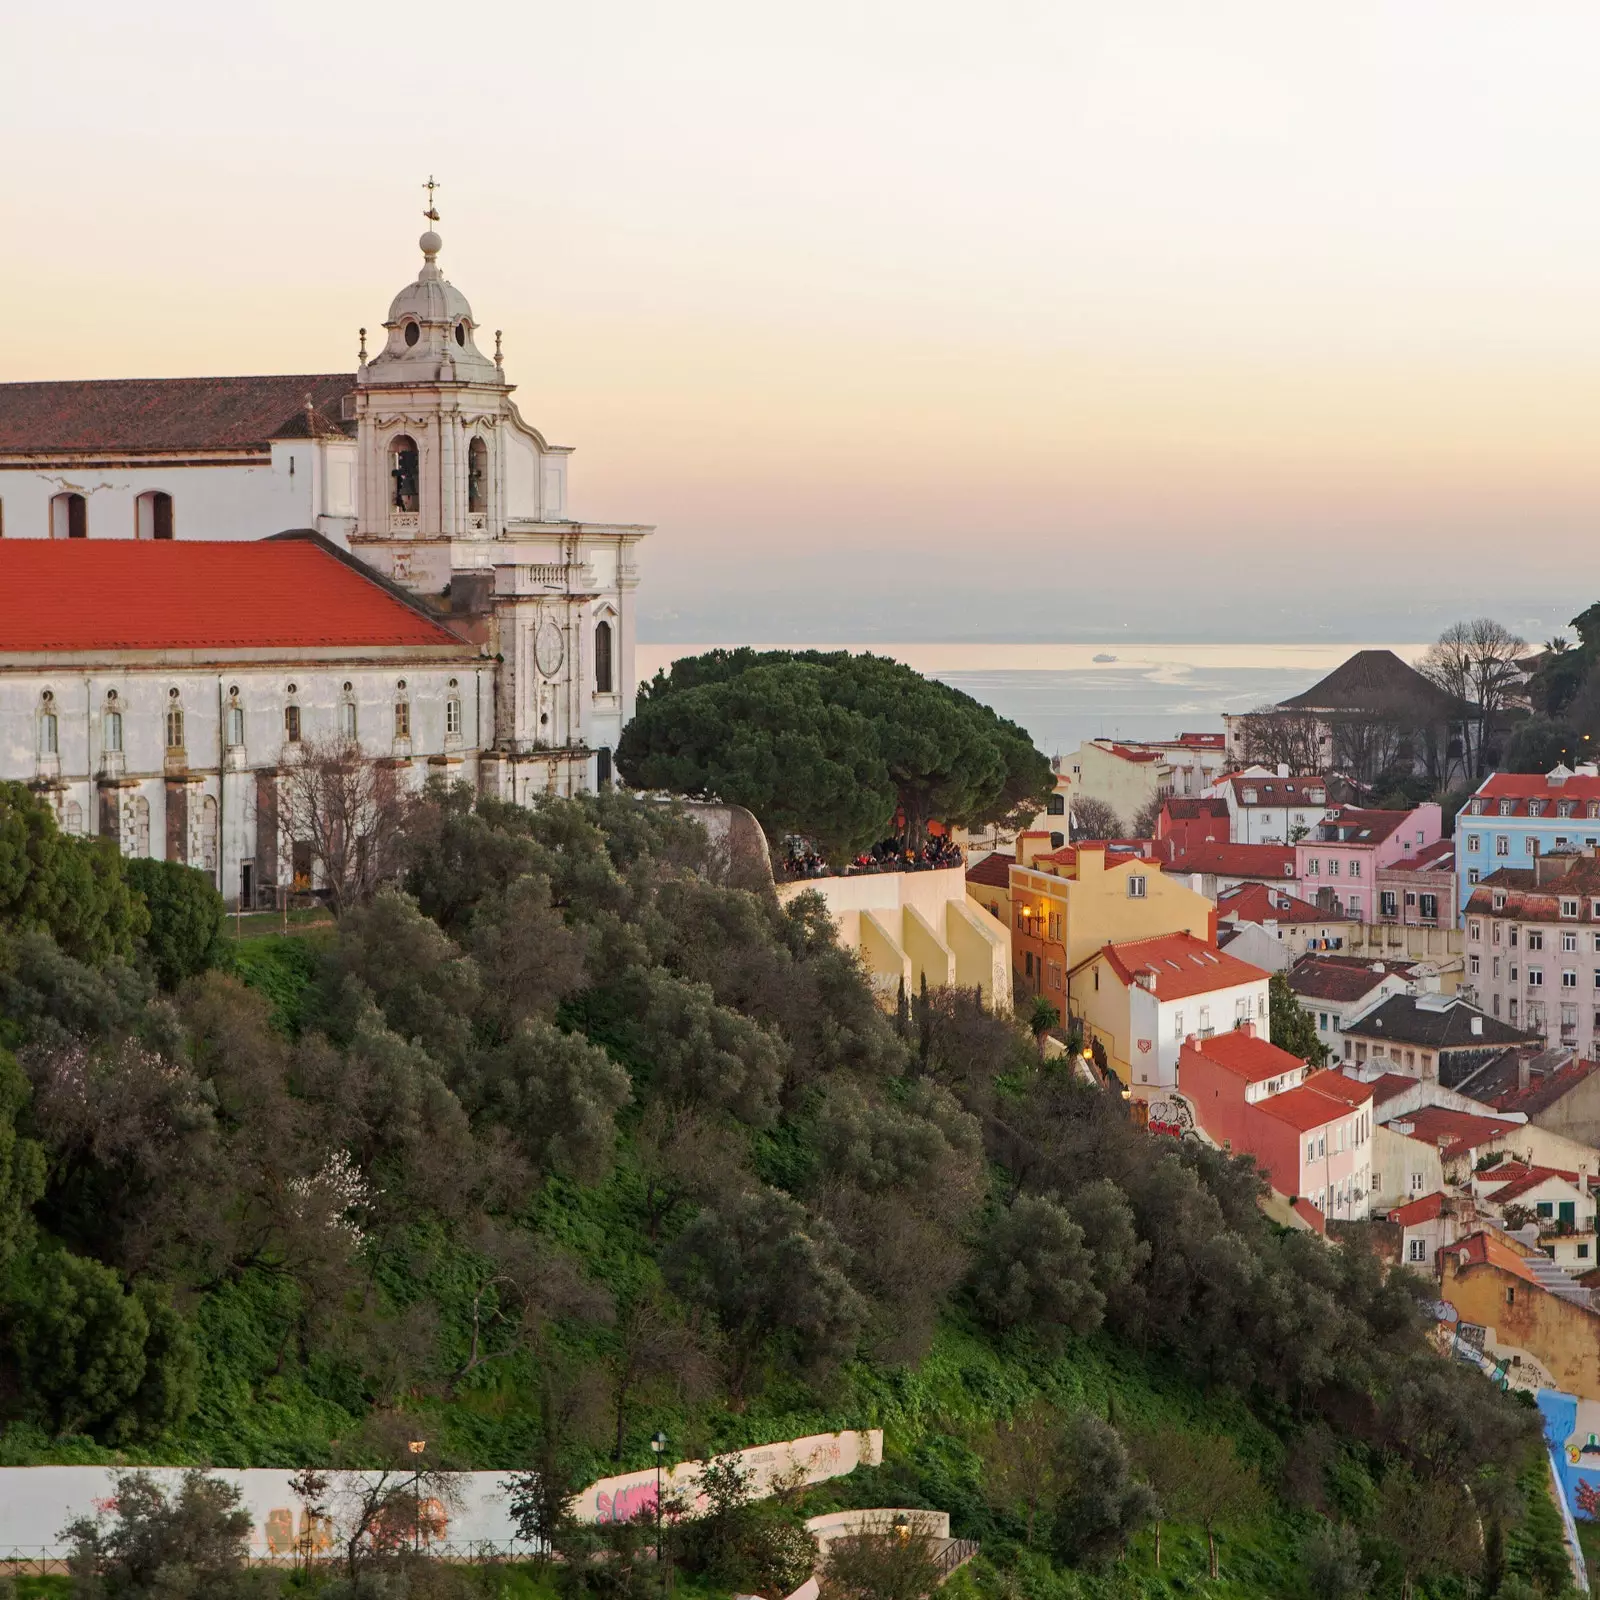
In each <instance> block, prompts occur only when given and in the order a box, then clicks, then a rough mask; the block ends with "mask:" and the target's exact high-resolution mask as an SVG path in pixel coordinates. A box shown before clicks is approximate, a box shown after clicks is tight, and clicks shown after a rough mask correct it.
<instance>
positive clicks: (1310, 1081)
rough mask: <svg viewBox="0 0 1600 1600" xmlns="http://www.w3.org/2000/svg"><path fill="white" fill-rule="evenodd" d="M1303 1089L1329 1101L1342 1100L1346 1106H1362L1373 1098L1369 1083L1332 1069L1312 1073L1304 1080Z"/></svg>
mask: <svg viewBox="0 0 1600 1600" xmlns="http://www.w3.org/2000/svg"><path fill="white" fill-rule="evenodd" d="M1305 1087H1306V1088H1307V1089H1314V1090H1315V1091H1316V1092H1317V1093H1318V1094H1323V1095H1327V1096H1329V1097H1330V1098H1331V1099H1334V1100H1342V1101H1343V1102H1344V1104H1345V1105H1347V1106H1364V1105H1365V1104H1366V1103H1367V1102H1368V1101H1369V1100H1371V1099H1372V1098H1373V1094H1372V1085H1371V1084H1370V1083H1363V1082H1362V1081H1361V1080H1360V1079H1359V1078H1352V1077H1350V1076H1349V1075H1348V1074H1346V1073H1343V1072H1340V1071H1338V1070H1337V1069H1336V1068H1332V1067H1328V1068H1324V1069H1323V1070H1322V1071H1321V1072H1313V1073H1312V1074H1311V1076H1310V1077H1309V1078H1307V1079H1306V1081H1305Z"/></svg>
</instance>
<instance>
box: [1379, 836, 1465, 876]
mask: <svg viewBox="0 0 1600 1600" xmlns="http://www.w3.org/2000/svg"><path fill="white" fill-rule="evenodd" d="M1455 866H1456V842H1455V840H1454V839H1435V840H1434V842H1433V843H1432V844H1425V845H1423V846H1422V848H1421V849H1420V850H1418V851H1417V853H1416V854H1415V855H1412V856H1406V857H1405V858H1404V859H1403V860H1400V861H1391V862H1390V863H1389V865H1388V866H1386V867H1380V868H1379V869H1378V870H1379V872H1454V871H1455Z"/></svg>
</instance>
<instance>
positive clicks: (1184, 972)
mask: <svg viewBox="0 0 1600 1600" xmlns="http://www.w3.org/2000/svg"><path fill="white" fill-rule="evenodd" d="M1267 978H1268V974H1267V973H1265V972H1263V971H1262V969H1261V968H1260V967H1253V966H1251V965H1250V964H1249V963H1248V962H1245V961H1240V960H1239V959H1238V958H1237V957H1235V956H1230V955H1229V954H1228V953H1227V951H1225V950H1218V949H1217V948H1216V946H1215V945H1213V944H1210V943H1208V942H1206V941H1205V940H1203V939H1197V938H1196V937H1195V936H1194V935H1193V934H1192V933H1170V934H1164V935H1161V936H1159V937H1157V938H1151V939H1136V940H1132V941H1129V942H1126V943H1121V944H1106V945H1103V946H1102V947H1101V948H1100V949H1098V950H1096V951H1094V952H1093V953H1092V954H1090V955H1089V956H1087V957H1086V958H1084V959H1083V960H1081V961H1080V962H1078V963H1077V964H1076V965H1075V966H1073V967H1072V968H1070V969H1069V971H1068V999H1069V1004H1070V1008H1071V1014H1072V1015H1073V1016H1075V1017H1077V1018H1079V1019H1081V1020H1082V1022H1083V1024H1084V1029H1085V1033H1086V1035H1087V1036H1088V1037H1090V1038H1093V1039H1095V1040H1098V1041H1099V1042H1100V1044H1101V1045H1102V1046H1103V1047H1104V1049H1105V1052H1106V1056H1107V1058H1108V1061H1109V1063H1110V1066H1111V1068H1112V1070H1113V1071H1114V1072H1115V1073H1116V1074H1117V1076H1118V1077H1119V1078H1121V1080H1122V1081H1123V1083H1124V1084H1126V1085H1127V1086H1128V1087H1129V1088H1130V1089H1131V1091H1132V1092H1133V1094H1135V1095H1136V1096H1138V1097H1139V1098H1140V1099H1149V1098H1152V1097H1154V1096H1155V1095H1157V1094H1158V1093H1159V1091H1160V1090H1162V1089H1170V1088H1172V1087H1173V1086H1174V1084H1175V1083H1176V1082H1177V1069H1178V1052H1179V1051H1180V1050H1181V1049H1182V1047H1183V1041H1184V1039H1185V1038H1186V1037H1187V1036H1188V1035H1189V1034H1195V1035H1198V1036H1204V1037H1207V1038H1209V1037H1210V1036H1211V1035H1212V1034H1224V1033H1227V1032H1229V1031H1231V1030H1232V1029H1233V1028H1234V1027H1235V1026H1236V1025H1237V1024H1238V1023H1241V1022H1260V1023H1261V1024H1262V1026H1263V1027H1265V1026H1266V1022H1267V1015H1268V1012H1267Z"/></svg>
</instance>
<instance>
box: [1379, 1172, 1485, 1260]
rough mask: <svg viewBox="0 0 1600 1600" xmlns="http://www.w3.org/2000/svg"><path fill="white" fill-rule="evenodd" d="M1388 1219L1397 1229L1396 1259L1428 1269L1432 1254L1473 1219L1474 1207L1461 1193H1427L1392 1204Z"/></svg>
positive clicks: (1452, 1238) (1475, 1216) (1433, 1258)
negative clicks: (1397, 1248) (1398, 1237)
mask: <svg viewBox="0 0 1600 1600" xmlns="http://www.w3.org/2000/svg"><path fill="white" fill-rule="evenodd" d="M1388 1220H1389V1221H1390V1222H1391V1223H1392V1224H1394V1225H1395V1226H1397V1227H1398V1228H1399V1229H1400V1241H1399V1243H1400V1259H1401V1261H1403V1262H1404V1263H1405V1264H1406V1265H1407V1266H1408V1267H1415V1268H1417V1269H1419V1270H1421V1271H1427V1272H1431V1271H1432V1270H1433V1268H1434V1261H1435V1257H1436V1256H1437V1255H1438V1252H1439V1251H1440V1250H1441V1249H1442V1248H1443V1247H1444V1246H1445V1245H1447V1244H1453V1243H1454V1242H1455V1241H1456V1240H1457V1239H1458V1238H1460V1237H1461V1234H1462V1233H1463V1231H1464V1230H1466V1229H1467V1228H1469V1227H1471V1226H1472V1225H1473V1223H1475V1222H1476V1221H1477V1215H1476V1208H1475V1207H1474V1206H1473V1204H1472V1202H1471V1200H1470V1199H1468V1198H1467V1197H1465V1196H1463V1195H1455V1194H1445V1193H1444V1192H1443V1191H1442V1190H1439V1189H1435V1190H1434V1191H1433V1192H1432V1193H1431V1194H1425V1195H1421V1196H1419V1197H1418V1198H1417V1199H1415V1200H1408V1201H1407V1202H1406V1203H1405V1204H1404V1205H1400V1206H1392V1207H1391V1208H1390V1210H1389V1218H1388Z"/></svg>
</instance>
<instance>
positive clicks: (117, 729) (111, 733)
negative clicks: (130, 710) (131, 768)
mask: <svg viewBox="0 0 1600 1600" xmlns="http://www.w3.org/2000/svg"><path fill="white" fill-rule="evenodd" d="M104 732H105V739H104V743H105V748H106V751H107V753H108V754H111V755H118V754H120V753H121V750H122V713H121V712H120V711H108V712H106V717H105V724H104Z"/></svg>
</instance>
